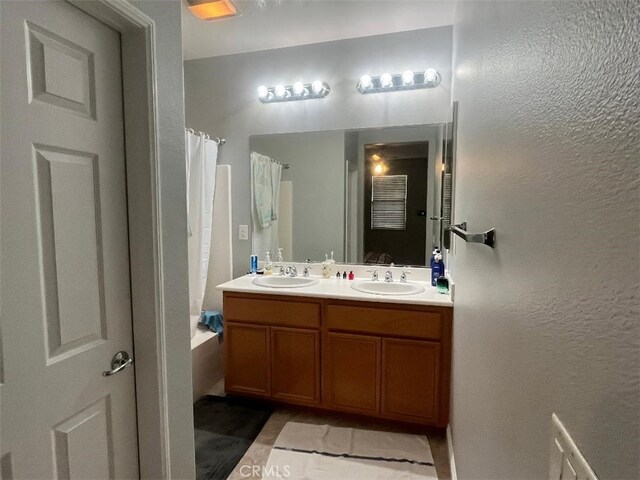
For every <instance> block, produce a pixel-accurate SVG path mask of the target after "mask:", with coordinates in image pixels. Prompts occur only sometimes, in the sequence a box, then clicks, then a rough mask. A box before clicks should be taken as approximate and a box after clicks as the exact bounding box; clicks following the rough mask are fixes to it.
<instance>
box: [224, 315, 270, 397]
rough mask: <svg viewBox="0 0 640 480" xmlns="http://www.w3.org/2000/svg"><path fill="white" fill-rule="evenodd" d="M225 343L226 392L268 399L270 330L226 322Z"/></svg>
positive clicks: (260, 326) (257, 326)
mask: <svg viewBox="0 0 640 480" xmlns="http://www.w3.org/2000/svg"><path fill="white" fill-rule="evenodd" d="M225 343H226V344H227V345H226V347H225V348H226V362H225V368H226V370H225V378H224V386H225V390H226V391H227V392H239V393H249V394H251V395H258V396H269V395H270V394H271V377H270V371H269V361H270V360H269V359H270V357H271V354H270V349H269V345H270V342H269V327H266V326H262V325H247V324H242V323H232V322H227V324H226V325H225Z"/></svg>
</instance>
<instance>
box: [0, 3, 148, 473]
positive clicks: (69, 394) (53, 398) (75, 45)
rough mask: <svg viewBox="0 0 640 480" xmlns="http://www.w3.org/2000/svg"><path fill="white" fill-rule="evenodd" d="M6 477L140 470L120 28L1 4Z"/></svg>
mask: <svg viewBox="0 0 640 480" xmlns="http://www.w3.org/2000/svg"><path fill="white" fill-rule="evenodd" d="M0 20H1V22H2V23H1V29H0V32H1V33H0V44H1V45H2V58H1V62H2V63H1V77H0V86H1V92H2V97H1V100H2V110H1V117H2V125H1V127H0V132H1V135H2V143H1V145H2V150H1V151H0V155H1V160H0V161H1V164H0V165H1V169H0V209H1V210H0V221H1V224H0V226H1V235H2V249H1V251H0V271H1V272H2V285H1V287H2V289H1V305H2V311H1V314H2V317H1V318H2V324H1V328H2V350H1V351H0V353H1V356H2V358H1V360H2V364H1V365H0V383H1V384H2V385H1V387H0V422H1V424H0V430H1V433H0V440H1V445H0V447H1V449H2V451H1V453H2V462H1V466H2V471H3V476H6V477H9V478H29V479H37V478H43V479H44V478H46V479H49V478H58V479H66V478H70V479H106V478H135V477H138V451H137V426H136V409H135V391H134V387H135V379H134V370H133V368H132V367H130V368H126V369H124V370H122V371H121V372H119V373H118V374H116V375H112V376H108V377H105V376H103V375H102V373H103V371H106V370H109V369H110V368H111V360H112V358H113V357H114V355H115V354H116V353H117V352H118V351H121V350H124V351H126V352H128V353H129V354H130V355H133V351H132V348H133V341H132V324H131V299H130V277H129V256H128V235H127V199H126V183H125V182H126V179H125V158H124V138H123V136H124V133H123V132H124V128H123V118H122V116H123V114H122V108H123V107H122V80H121V56H120V55H121V53H120V36H119V34H118V33H117V32H116V31H114V30H112V29H111V28H109V27H108V26H106V25H105V24H103V23H101V22H99V21H98V20H96V19H95V18H93V17H91V16H89V15H87V14H86V13H84V12H82V11H81V10H79V9H77V8H76V7H73V6H72V5H70V4H68V3H66V2H64V1H60V0H55V1H51V0H50V1H5V0H2V1H1V2H0Z"/></svg>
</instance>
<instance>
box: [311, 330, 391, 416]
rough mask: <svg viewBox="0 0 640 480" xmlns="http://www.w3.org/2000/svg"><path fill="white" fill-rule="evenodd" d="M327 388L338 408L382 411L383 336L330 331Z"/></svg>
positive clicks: (329, 395) (330, 402)
mask: <svg viewBox="0 0 640 480" xmlns="http://www.w3.org/2000/svg"><path fill="white" fill-rule="evenodd" d="M327 353H328V356H327V363H326V372H325V383H324V385H325V386H324V389H325V390H324V391H325V397H326V398H327V402H328V404H329V405H330V406H331V407H333V408H335V409H338V410H344V411H353V412H359V413H369V414H378V413H379V411H380V405H379V404H380V401H379V399H380V396H379V389H378V385H379V379H380V368H379V364H380V338H376V337H369V336H366V335H349V334H343V333H332V332H329V333H328V334H327Z"/></svg>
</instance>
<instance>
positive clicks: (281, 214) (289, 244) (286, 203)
mask: <svg viewBox="0 0 640 480" xmlns="http://www.w3.org/2000/svg"><path fill="white" fill-rule="evenodd" d="M278 247H279V248H282V249H283V253H282V257H283V258H284V260H285V261H287V262H291V261H293V259H294V256H293V182H291V181H288V180H282V181H281V182H280V199H279V202H278Z"/></svg>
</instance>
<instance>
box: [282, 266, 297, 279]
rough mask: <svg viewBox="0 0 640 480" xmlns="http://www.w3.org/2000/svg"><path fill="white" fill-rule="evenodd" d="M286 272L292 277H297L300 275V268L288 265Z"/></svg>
mask: <svg viewBox="0 0 640 480" xmlns="http://www.w3.org/2000/svg"><path fill="white" fill-rule="evenodd" d="M285 273H286V274H287V275H289V276H290V277H297V276H298V269H297V268H296V266H295V265H291V266H289V267H287V270H286V271H285Z"/></svg>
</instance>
